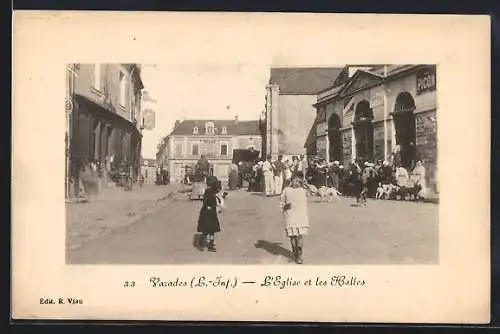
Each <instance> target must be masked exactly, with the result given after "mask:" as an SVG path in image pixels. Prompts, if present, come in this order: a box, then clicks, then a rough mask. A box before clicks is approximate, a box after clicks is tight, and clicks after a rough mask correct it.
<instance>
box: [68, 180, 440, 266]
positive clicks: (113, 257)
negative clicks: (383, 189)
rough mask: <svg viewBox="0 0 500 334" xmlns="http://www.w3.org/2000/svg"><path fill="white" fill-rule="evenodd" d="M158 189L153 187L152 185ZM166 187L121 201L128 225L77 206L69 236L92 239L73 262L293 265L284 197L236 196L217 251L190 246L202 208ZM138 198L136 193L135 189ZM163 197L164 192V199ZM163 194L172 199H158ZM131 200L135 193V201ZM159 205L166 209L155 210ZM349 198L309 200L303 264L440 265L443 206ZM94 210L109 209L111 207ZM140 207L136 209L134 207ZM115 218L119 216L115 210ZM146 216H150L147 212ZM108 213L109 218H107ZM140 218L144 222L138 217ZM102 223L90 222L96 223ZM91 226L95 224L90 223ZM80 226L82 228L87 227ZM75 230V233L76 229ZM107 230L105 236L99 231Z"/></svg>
mask: <svg viewBox="0 0 500 334" xmlns="http://www.w3.org/2000/svg"><path fill="white" fill-rule="evenodd" d="M152 187H154V186H152ZM169 187H172V188H171V189H174V188H173V187H178V188H177V189H176V191H175V192H174V193H175V195H174V193H172V194H173V195H168V194H167V191H166V188H165V187H157V188H158V189H161V190H158V189H149V191H151V192H152V193H150V194H149V195H148V196H146V197H147V198H148V199H141V200H140V201H139V202H138V203H137V204H132V202H131V201H124V202H121V201H115V202H120V204H116V205H120V208H121V209H119V213H120V214H121V216H122V217H123V216H124V214H125V216H128V215H129V214H131V215H132V216H133V217H135V218H136V219H135V221H134V223H133V224H132V223H131V220H133V218H131V219H128V220H127V219H124V218H121V219H117V222H112V223H108V221H109V219H111V218H110V217H111V216H106V215H100V216H99V217H97V216H96V215H95V214H91V213H89V212H87V211H86V209H85V207H84V206H83V205H82V206H81V207H78V210H81V211H80V215H78V213H76V212H71V214H70V215H69V216H71V217H72V218H71V219H73V220H74V219H75V218H76V217H81V216H82V215H83V211H85V212H86V213H85V215H86V216H85V217H86V220H85V221H78V224H74V223H71V222H70V221H69V222H68V225H72V228H70V229H69V230H70V231H73V233H75V232H76V231H78V232H80V233H82V232H83V233H86V234H88V235H94V236H96V237H95V238H90V237H82V236H81V235H80V236H78V235H77V236H71V235H69V237H68V239H69V243H70V244H76V243H77V242H76V241H81V240H82V239H86V240H85V241H86V243H85V244H83V245H82V244H81V242H80V243H79V244H80V247H79V248H78V249H76V247H68V251H67V263H69V264H196V263H199V264H291V263H292V262H291V260H290V254H289V251H288V249H289V248H290V246H289V243H288V239H287V238H286V237H285V234H284V231H283V228H282V226H283V225H282V217H281V211H280V206H279V198H277V197H275V198H265V197H262V196H261V195H260V194H253V193H248V192H245V191H236V192H231V193H230V194H229V197H228V198H227V200H226V205H227V210H226V211H225V212H224V213H223V214H222V215H220V219H221V222H222V229H223V231H222V232H221V233H219V234H217V235H216V242H217V248H218V252H217V253H209V252H200V251H199V250H197V249H196V248H194V247H193V238H194V235H195V234H196V222H197V219H198V214H199V209H200V207H201V202H199V201H190V200H189V199H188V198H187V194H186V193H179V192H178V191H177V190H178V189H179V187H180V186H176V185H172V186H169ZM134 192H135V194H138V193H137V190H135V191H134ZM162 192H163V193H162ZM153 193H156V194H158V195H157V196H159V197H158V198H161V196H160V193H162V196H167V197H169V198H168V200H166V199H165V200H162V201H156V202H155V199H154V198H155V195H153ZM130 196H131V197H132V194H131V195H130ZM154 203H161V204H154ZM353 203H354V200H353V199H352V198H342V199H340V200H339V201H338V202H336V203H319V202H315V201H314V199H312V198H311V199H310V205H309V216H310V221H311V225H312V228H311V231H310V234H309V235H308V236H307V238H306V240H305V245H304V261H305V262H304V263H305V264H316V265H317V264H332V265H334V264H335V265H341V264H436V263H438V205H436V204H430V203H413V202H395V201H369V202H368V206H367V207H366V208H358V207H353V206H352V205H353ZM90 205H96V206H108V205H109V202H104V201H103V202H96V203H91V204H90ZM132 208H138V209H135V210H134V209H132ZM110 212H118V210H116V209H114V210H110ZM146 212H147V214H146ZM110 214H111V213H110ZM138 216H142V218H140V217H138ZM96 218H97V219H98V221H99V222H95V221H94V222H92V219H94V220H95V219H96ZM89 222H90V223H89ZM82 226H85V228H83V227H82ZM76 227H78V228H76ZM103 229H104V230H105V231H106V232H107V234H106V235H104V234H103V232H102V230H103Z"/></svg>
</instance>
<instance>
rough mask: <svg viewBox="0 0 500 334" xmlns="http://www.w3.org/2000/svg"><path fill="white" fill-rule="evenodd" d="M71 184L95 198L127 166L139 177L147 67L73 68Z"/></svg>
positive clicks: (79, 66) (70, 128)
mask: <svg viewBox="0 0 500 334" xmlns="http://www.w3.org/2000/svg"><path fill="white" fill-rule="evenodd" d="M70 66H71V73H72V80H70V82H71V87H72V89H71V90H72V91H71V109H72V110H71V113H70V115H71V116H70V117H69V124H68V128H69V135H68V137H69V150H68V153H69V159H68V160H69V168H68V173H69V177H68V178H69V179H71V180H72V183H73V187H76V186H78V187H79V188H81V186H82V184H83V187H84V189H85V192H86V193H87V195H88V194H93V193H97V192H99V191H100V190H101V189H102V188H103V187H106V186H107V185H109V184H110V183H111V180H110V173H111V171H112V169H114V168H115V167H116V166H119V165H120V164H126V165H127V166H128V168H129V171H130V174H131V176H132V177H133V178H135V177H136V176H137V175H138V173H139V169H140V152H141V139H142V135H141V129H140V123H141V122H140V119H141V115H140V113H141V91H142V89H143V88H144V85H143V83H142V80H141V67H140V66H139V65H138V64H72V65H70ZM75 191H76V190H74V191H71V193H74V192H75Z"/></svg>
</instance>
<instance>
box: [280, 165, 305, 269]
mask: <svg viewBox="0 0 500 334" xmlns="http://www.w3.org/2000/svg"><path fill="white" fill-rule="evenodd" d="M281 205H282V207H283V216H284V222H285V232H286V235H287V237H289V238H290V243H291V245H292V253H293V256H294V260H295V262H296V263H298V264H301V263H303V260H302V247H303V245H304V236H305V235H307V234H308V232H309V228H310V225H309V217H308V210H307V194H306V190H305V189H304V188H303V187H302V184H301V180H300V178H299V177H298V176H297V175H294V176H293V177H292V180H291V185H290V186H289V187H286V188H285V189H284V190H283V192H282V194H281Z"/></svg>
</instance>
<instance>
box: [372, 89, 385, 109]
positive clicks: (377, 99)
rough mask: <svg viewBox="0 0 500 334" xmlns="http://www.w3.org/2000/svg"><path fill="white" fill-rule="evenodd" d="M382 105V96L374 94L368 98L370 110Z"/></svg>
mask: <svg viewBox="0 0 500 334" xmlns="http://www.w3.org/2000/svg"><path fill="white" fill-rule="evenodd" d="M383 105H384V94H383V93H380V92H378V93H375V94H373V95H372V96H371V97H370V108H375V107H380V106H383Z"/></svg>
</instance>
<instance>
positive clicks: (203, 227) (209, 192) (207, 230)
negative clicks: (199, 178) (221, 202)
mask: <svg viewBox="0 0 500 334" xmlns="http://www.w3.org/2000/svg"><path fill="white" fill-rule="evenodd" d="M220 190H221V183H220V182H219V180H218V179H217V178H216V177H215V176H208V177H207V189H206V190H205V193H204V195H203V204H202V206H201V210H200V215H199V217H198V226H197V231H198V233H201V234H202V236H201V237H200V239H199V242H198V249H200V250H203V249H204V248H205V247H207V248H208V250H209V251H210V252H216V251H217V250H216V248H215V233H218V232H220V223H219V218H218V216H217V205H218V202H217V193H218V192H219V191H220Z"/></svg>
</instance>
